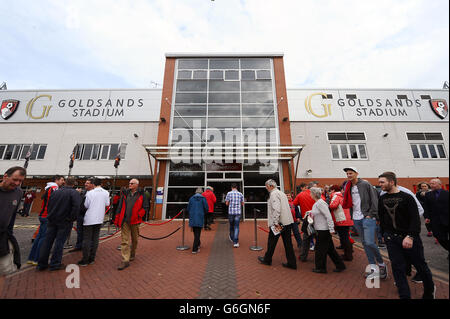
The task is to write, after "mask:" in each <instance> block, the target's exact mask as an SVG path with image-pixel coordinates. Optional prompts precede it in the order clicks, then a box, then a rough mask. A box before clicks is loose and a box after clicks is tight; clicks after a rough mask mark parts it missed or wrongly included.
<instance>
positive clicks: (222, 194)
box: [207, 179, 244, 219]
mask: <svg viewBox="0 0 450 319" xmlns="http://www.w3.org/2000/svg"><path fill="white" fill-rule="evenodd" d="M233 183H236V184H237V188H238V191H240V192H241V193H242V180H226V179H224V180H218V179H213V180H208V181H207V185H208V186H211V187H213V188H214V195H216V199H217V201H216V204H215V205H214V219H217V218H219V219H228V206H227V205H226V204H225V198H226V196H227V193H228V192H229V191H231V184H233ZM242 209H244V208H242Z"/></svg>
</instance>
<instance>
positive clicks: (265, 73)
mask: <svg viewBox="0 0 450 319" xmlns="http://www.w3.org/2000/svg"><path fill="white" fill-rule="evenodd" d="M256 78H257V79H271V78H272V75H271V74H270V71H269V70H258V71H256Z"/></svg>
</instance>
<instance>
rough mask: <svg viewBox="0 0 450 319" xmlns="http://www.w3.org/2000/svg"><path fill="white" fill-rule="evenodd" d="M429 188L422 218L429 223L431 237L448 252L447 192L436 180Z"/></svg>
mask: <svg viewBox="0 0 450 319" xmlns="http://www.w3.org/2000/svg"><path fill="white" fill-rule="evenodd" d="M430 187H431V192H428V193H426V194H425V202H424V204H425V205H424V207H423V208H424V210H425V212H424V214H423V216H424V217H425V223H426V224H428V223H431V229H432V231H433V236H434V237H436V239H437V240H438V242H439V244H441V246H442V247H444V249H445V250H447V252H448V246H449V237H448V210H449V208H448V191H446V190H444V189H442V182H441V181H440V180H439V179H438V178H434V179H432V180H431V181H430ZM447 259H448V256H447Z"/></svg>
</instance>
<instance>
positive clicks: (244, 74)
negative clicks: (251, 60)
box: [241, 70, 256, 83]
mask: <svg viewBox="0 0 450 319" xmlns="http://www.w3.org/2000/svg"><path fill="white" fill-rule="evenodd" d="M241 80H242V81H252V80H256V73H255V71H252V70H242V71H241ZM242 83H244V82H242Z"/></svg>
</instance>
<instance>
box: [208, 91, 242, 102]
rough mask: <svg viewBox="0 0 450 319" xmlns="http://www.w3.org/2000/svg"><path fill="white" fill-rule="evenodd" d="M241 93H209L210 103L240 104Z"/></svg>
mask: <svg viewBox="0 0 450 319" xmlns="http://www.w3.org/2000/svg"><path fill="white" fill-rule="evenodd" d="M239 102H240V98H239V93H209V103H239Z"/></svg>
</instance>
